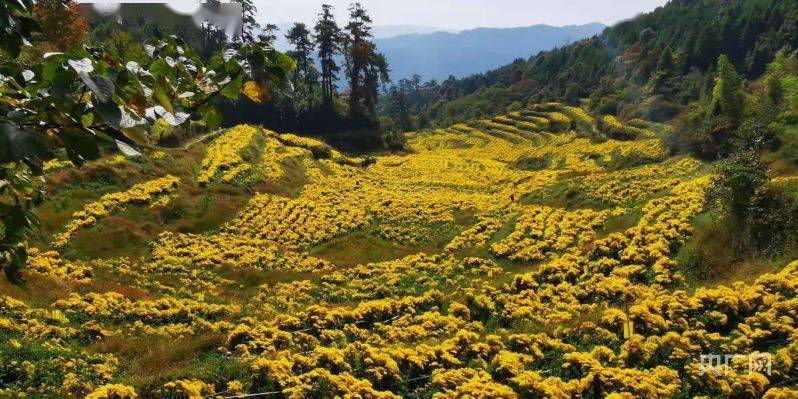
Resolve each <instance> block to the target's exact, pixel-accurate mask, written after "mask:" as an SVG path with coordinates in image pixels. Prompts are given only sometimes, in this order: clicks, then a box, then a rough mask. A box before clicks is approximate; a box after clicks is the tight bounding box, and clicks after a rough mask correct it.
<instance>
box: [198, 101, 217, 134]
mask: <svg viewBox="0 0 798 399" xmlns="http://www.w3.org/2000/svg"><path fill="white" fill-rule="evenodd" d="M199 113H200V115H201V116H202V122H203V123H205V126H206V127H207V128H208V130H211V131H213V130H216V129H218V128H220V127H221V126H222V112H221V111H219V108H217V107H216V106H215V105H211V104H205V105H203V106H202V107H201V108H200V110H199Z"/></svg>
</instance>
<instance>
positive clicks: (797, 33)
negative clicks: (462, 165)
mask: <svg viewBox="0 0 798 399" xmlns="http://www.w3.org/2000/svg"><path fill="white" fill-rule="evenodd" d="M796 49H798V4H796V2H794V1H790V0H677V1H670V2H668V3H667V4H666V5H665V6H663V7H660V8H658V9H656V10H654V11H652V12H650V13H646V14H643V15H640V16H638V17H635V18H632V19H630V20H628V21H625V22H621V23H619V24H617V25H615V26H612V27H610V28H607V29H606V30H605V31H604V33H602V34H601V35H599V36H597V37H593V38H590V39H585V40H582V41H579V42H577V43H574V44H572V45H569V46H565V47H562V48H559V49H555V50H552V51H547V52H541V53H540V54H537V55H534V56H532V57H531V58H529V60H517V61H515V62H513V63H512V64H509V65H506V66H504V67H502V68H499V69H496V70H493V71H489V72H485V73H481V74H477V75H474V76H471V77H468V78H464V79H460V80H456V79H448V80H446V81H443V82H427V83H425V84H423V85H416V87H417V88H414V89H413V91H412V93H410V94H408V96H407V102H408V107H409V110H410V113H412V114H414V115H417V116H418V119H419V120H420V121H421V122H422V123H421V125H422V126H421V127H424V126H423V125H424V124H425V123H426V121H427V120H430V121H432V122H433V123H435V124H436V125H437V126H447V125H449V124H451V123H453V122H457V121H464V120H469V119H473V118H479V117H484V116H488V115H492V114H495V113H497V112H500V111H504V110H508V109H510V110H513V109H520V108H522V107H524V106H525V105H527V104H528V103H535V102H539V101H544V100H556V101H559V100H565V101H566V102H568V103H571V104H578V103H579V101H580V99H581V98H591V102H590V104H589V107H590V109H591V110H595V111H598V110H601V111H603V112H608V113H612V114H614V115H618V116H621V117H623V118H628V119H633V118H637V117H644V118H647V119H651V120H656V121H665V120H669V119H671V118H673V117H674V116H676V115H677V114H678V113H679V112H681V111H682V110H683V109H684V107H685V106H687V105H688V104H690V103H691V102H694V101H698V100H700V99H701V98H702V96H705V95H706V94H707V91H708V90H709V89H710V88H711V82H712V81H713V79H714V77H715V73H716V66H715V62H716V60H717V58H718V56H720V55H721V54H725V55H726V56H728V57H729V60H730V61H731V63H732V65H733V66H734V67H735V69H736V70H737V71H739V72H740V73H741V74H742V75H743V76H744V77H745V78H747V79H754V78H757V77H759V76H761V74H762V73H763V72H764V71H765V66H766V65H767V63H768V62H770V61H772V59H773V57H774V56H775V54H776V52H777V51H779V50H784V51H785V52H787V53H793V52H795V51H796Z"/></svg>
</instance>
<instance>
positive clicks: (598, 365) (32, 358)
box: [0, 103, 798, 399]
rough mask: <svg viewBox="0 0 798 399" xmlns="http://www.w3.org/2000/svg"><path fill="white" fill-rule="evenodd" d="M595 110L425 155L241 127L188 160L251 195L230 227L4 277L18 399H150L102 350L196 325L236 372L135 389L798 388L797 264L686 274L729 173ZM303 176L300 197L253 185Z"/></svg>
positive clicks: (181, 393) (6, 357) (49, 251)
mask: <svg viewBox="0 0 798 399" xmlns="http://www.w3.org/2000/svg"><path fill="white" fill-rule="evenodd" d="M607 119H609V118H607ZM596 122H597V121H596V120H593V118H592V117H591V116H590V115H587V114H586V113H585V112H584V110H582V109H581V108H577V107H568V106H564V105H562V104H557V103H551V104H541V105H538V106H535V107H532V109H530V110H524V111H519V112H515V113H510V114H507V115H501V116H497V117H494V118H491V119H488V120H483V121H477V122H474V123H471V124H460V125H455V126H452V127H450V128H446V129H437V130H432V131H425V132H418V133H413V134H409V135H408V147H409V148H410V149H411V150H412V151H410V152H408V154H405V155H396V154H394V155H380V156H376V157H375V159H374V160H373V162H372V161H368V162H366V160H365V159H357V158H350V157H348V156H346V155H345V154H343V153H341V152H338V151H336V150H333V149H332V148H331V147H329V146H328V145H326V144H324V143H323V142H320V141H318V140H315V139H309V138H303V137H300V136H297V135H291V134H283V135H279V134H277V133H273V132H269V131H265V130H263V129H260V128H257V127H250V126H239V127H235V128H232V129H229V130H228V131H226V132H225V133H224V134H223V135H221V136H219V137H218V138H217V139H216V140H215V141H214V142H212V143H211V144H210V145H208V146H207V148H206V153H205V158H204V159H203V160H202V161H201V163H200V164H199V165H189V166H197V167H198V169H199V177H198V181H199V182H201V183H203V184H205V183H211V182H222V183H234V184H238V185H241V186H243V187H246V188H248V189H250V188H251V189H252V191H250V192H248V193H247V195H246V198H247V200H246V202H245V203H243V204H242V205H241V207H240V208H239V209H238V210H237V211H236V212H235V213H234V214H231V215H230V216H229V217H228V218H226V219H225V221H224V222H220V223H219V224H218V225H216V226H214V228H213V229H210V230H207V231H192V232H186V231H162V232H160V231H159V232H158V234H157V236H156V237H155V238H153V239H152V240H151V242H150V243H149V244H148V246H147V247H146V248H143V249H142V254H141V255H140V256H138V255H129V256H128V257H124V258H112V259H86V260H75V258H73V257H71V256H70V255H71V254H70V253H69V252H68V251H67V252H63V253H59V252H58V251H55V250H54V249H57V247H55V246H53V248H44V246H43V248H41V249H36V250H32V251H31V257H30V259H29V260H28V264H29V270H30V273H31V274H32V275H35V276H36V279H37V280H43V281H44V282H45V283H47V284H55V285H56V286H59V287H62V286H63V287H66V288H67V289H66V290H63V292H59V294H58V295H57V296H56V297H49V299H47V300H31V299H30V298H29V297H27V296H24V295H18V294H16V293H13V294H3V295H0V337H3V338H4V339H0V376H2V378H3V382H4V383H6V386H2V387H0V397H25V396H26V395H27V396H28V397H42V398H62V397H66V398H79V397H86V395H89V396H88V397H91V398H116V397H118V398H134V397H136V396H135V395H136V392H134V391H133V390H132V388H130V387H129V386H128V385H126V384H132V382H135V381H136V380H135V379H136V378H138V377H139V376H136V375H133V374H132V373H134V372H135V369H134V368H130V367H128V366H129V363H128V362H129V361H131V359H130V357H132V356H135V355H129V354H127V353H126V354H125V355H124V356H123V355H121V354H119V355H115V354H98V353H97V349H98V348H111V349H110V351H111V352H113V348H114V343H115V342H116V340H126V342H127V341H128V340H129V341H130V342H150V341H149V340H156V341H158V340H161V341H162V342H163V341H165V342H172V341H175V342H178V341H179V342H193V340H198V339H201V340H202V341H199V342H202V343H203V344H202V348H199V349H196V351H197V353H196V354H195V353H192V356H200V355H202V358H201V359H202V361H203V362H204V361H205V359H210V360H209V363H210V365H211V366H210V367H217V366H218V364H220V363H216V362H217V361H218V362H223V364H224V373H223V374H219V375H211V374H213V373H210V370H216V368H207V369H206V368H201V367H200V368H199V369H198V366H197V365H196V363H195V362H194V361H195V360H196V359H189V362H190V366H189V367H186V368H185V369H181V371H180V375H179V377H177V376H175V377H172V378H175V379H177V378H179V380H177V381H172V382H169V383H166V384H165V385H160V384H162V383H163V382H165V381H160V382H159V383H158V385H155V386H152V384H149V385H150V386H147V387H145V388H144V389H145V390H150V391H144V392H139V397H145V396H147V397H149V396H154V397H162V398H205V397H214V395H216V396H220V395H221V396H235V395H242V394H245V393H248V394H263V395H265V396H270V395H271V396H281V397H287V398H309V397H341V398H391V399H393V398H401V397H410V398H412V397H415V396H416V394H418V396H419V397H432V398H437V399H448V398H485V399H487V398H507V399H509V398H517V399H522V398H562V399H570V398H580V397H593V396H596V395H597V396H599V397H607V398H614V399H627V398H673V397H706V398H715V397H735V398H761V397H764V398H773V399H776V398H793V397H795V389H794V388H795V385H794V384H792V383H791V382H790V381H792V379H793V378H794V377H795V375H796V370H797V367H798V366H796V365H798V344H796V341H798V321H796V319H798V316H796V315H798V302H796V299H795V298H796V296H797V295H796V294H798V262H793V263H791V264H789V265H787V266H785V267H784V268H783V269H782V270H780V271H777V272H775V273H772V274H765V275H762V276H759V277H758V278H756V279H753V280H752V281H749V282H746V283H734V284H731V285H729V286H710V287H698V288H695V289H692V288H691V289H690V290H687V286H686V285H685V284H684V283H683V279H684V278H683V276H681V274H680V271H679V269H678V267H677V264H676V260H675V257H676V254H677V253H678V252H679V250H680V248H681V247H682V246H683V245H684V244H685V242H686V241H687V240H688V239H689V238H690V237H691V236H692V234H693V229H694V225H693V221H694V220H695V217H696V215H699V214H701V213H702V212H704V208H705V191H706V189H707V186H708V185H709V182H710V181H711V178H712V176H711V175H708V174H707V173H705V172H704V171H705V170H706V169H707V168H705V167H704V164H702V163H701V162H700V161H698V160H694V159H691V158H676V159H668V160H666V158H667V154H666V151H665V149H664V147H663V146H662V144H661V143H660V141H659V139H657V138H654V137H652V136H648V135H645V134H640V132H639V131H636V132H637V133H638V134H637V135H636V137H635V138H634V139H632V140H629V141H618V140H612V139H610V140H606V141H600V140H592V139H591V138H589V137H586V135H585V132H587V131H588V130H589V129H588V127H591V128H590V129H592V126H594V125H595V124H596ZM605 122H606V121H605ZM609 122H610V123H618V124H620V122H619V121H617V120H614V121H613V120H612V119H610V120H609ZM598 123H599V124H601V121H598ZM606 124H607V123H605V125H606ZM633 125H634V126H633ZM621 126H622V127H623V129H625V130H628V129H629V128H635V129H642V128H644V127H645V125H642V124H639V123H637V122H635V123H631V122H630V123H628V124H627V125H626V126H623V125H622V124H621ZM570 128H578V129H579V133H576V132H564V130H567V129H570ZM558 130H559V132H558ZM524 160H526V161H529V160H537V161H539V162H538V163H537V164H535V163H534V162H522V161H524ZM535 166H537V167H535ZM296 172H300V173H296ZM297 176H299V177H297ZM303 177H304V178H303ZM289 178H294V179H296V180H297V181H301V182H299V183H298V184H297V185H296V186H295V187H294V188H295V190H294V191H293V192H291V193H290V194H285V193H283V194H276V193H275V192H272V191H268V190H264V191H259V190H260V185H258V184H254V183H260V182H263V181H264V180H272V181H279V180H283V179H286V180H288V179H289ZM790 181H791V180H790V179H789V178H787V177H785V178H779V179H777V180H776V181H774V184H791V183H790ZM156 182H157V183H156ZM283 182H285V180H284V181H283ZM177 183H178V181H177V180H176V179H175V178H171V177H164V178H163V179H158V180H154V181H152V182H148V183H145V184H144V185H141V186H134V187H133V188H131V190H129V191H127V192H124V193H117V194H115V195H113V196H109V197H103V199H101V201H98V204H89V205H87V206H86V207H85V208H86V209H85V210H84V214H80V215H76V217H75V220H74V221H73V222H71V223H70V226H73V224H74V226H79V227H82V226H88V225H90V224H93V223H96V220H98V218H101V217H104V216H107V215H108V214H111V213H114V212H118V211H119V210H121V209H123V208H124V207H125V206H129V205H130V204H133V203H137V204H147V205H150V206H156V207H157V206H163V205H165V204H166V203H167V202H168V201H169V198H170V197H171V196H173V195H174V188H175V187H176V185H177ZM189 183H193V182H189ZM95 211H96V212H95ZM89 216H91V217H94V220H91V221H88V222H86V220H90V219H89ZM79 227H78V228H79ZM70 229H71V227H70ZM64 231H70V230H69V229H65V230H64ZM72 233H74V230H72ZM72 233H70V235H71V234H72ZM67 239H68V238H67ZM370 245H373V248H372V247H369V246H370ZM352 246H358V247H356V249H363V250H364V251H363V252H368V251H370V252H369V253H368V254H367V255H368V256H363V254H361V253H358V251H353V250H352V249H353V248H355V247H352ZM360 246H362V248H361V247H360ZM340 259H344V261H339V260H340ZM6 338H7V339H6ZM139 340H140V341H139ZM207 343H211V344H210V345H207ZM106 344H108V345H107V346H106ZM31 348H32V349H31ZM178 349H179V350H182V346H179V348H178ZM710 353H717V354H727V353H741V354H748V353H762V354H764V353H767V354H770V355H772V358H773V364H772V372H771V373H770V375H765V374H762V373H757V372H754V373H748V369H747V364H745V362H742V361H736V362H732V364H731V366H730V370H729V372H728V373H727V374H724V375H714V374H708V373H702V372H701V369H700V357H701V355H702V354H710ZM228 367H229V368H228ZM198 370H199V371H198ZM166 381H168V380H166ZM117 383H118V384H117ZM132 385H135V384H132ZM135 386H136V387H137V389H138V387H139V385H135ZM114 395H116V396H114Z"/></svg>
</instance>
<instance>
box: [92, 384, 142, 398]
mask: <svg viewBox="0 0 798 399" xmlns="http://www.w3.org/2000/svg"><path fill="white" fill-rule="evenodd" d="M137 397H138V396H136V391H135V390H134V389H133V388H132V387H129V386H127V385H122V384H108V385H103V386H101V387H99V388H97V389H96V390H94V392H92V393H90V394H89V395H88V396H86V399H136V398H137Z"/></svg>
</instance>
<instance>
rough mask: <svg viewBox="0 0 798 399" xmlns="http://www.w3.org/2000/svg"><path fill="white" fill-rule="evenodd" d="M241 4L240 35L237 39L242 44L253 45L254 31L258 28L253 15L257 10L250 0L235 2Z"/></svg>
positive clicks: (237, 0)
mask: <svg viewBox="0 0 798 399" xmlns="http://www.w3.org/2000/svg"><path fill="white" fill-rule="evenodd" d="M235 1H236V2H237V3H240V4H241V35H240V36H239V37H238V39H239V40H241V41H242V42H244V43H253V42H254V41H255V31H257V30H258V28H260V25H259V24H258V22H257V21H256V20H255V15H256V14H257V13H258V9H257V8H256V7H255V4H253V3H252V0H235Z"/></svg>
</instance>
